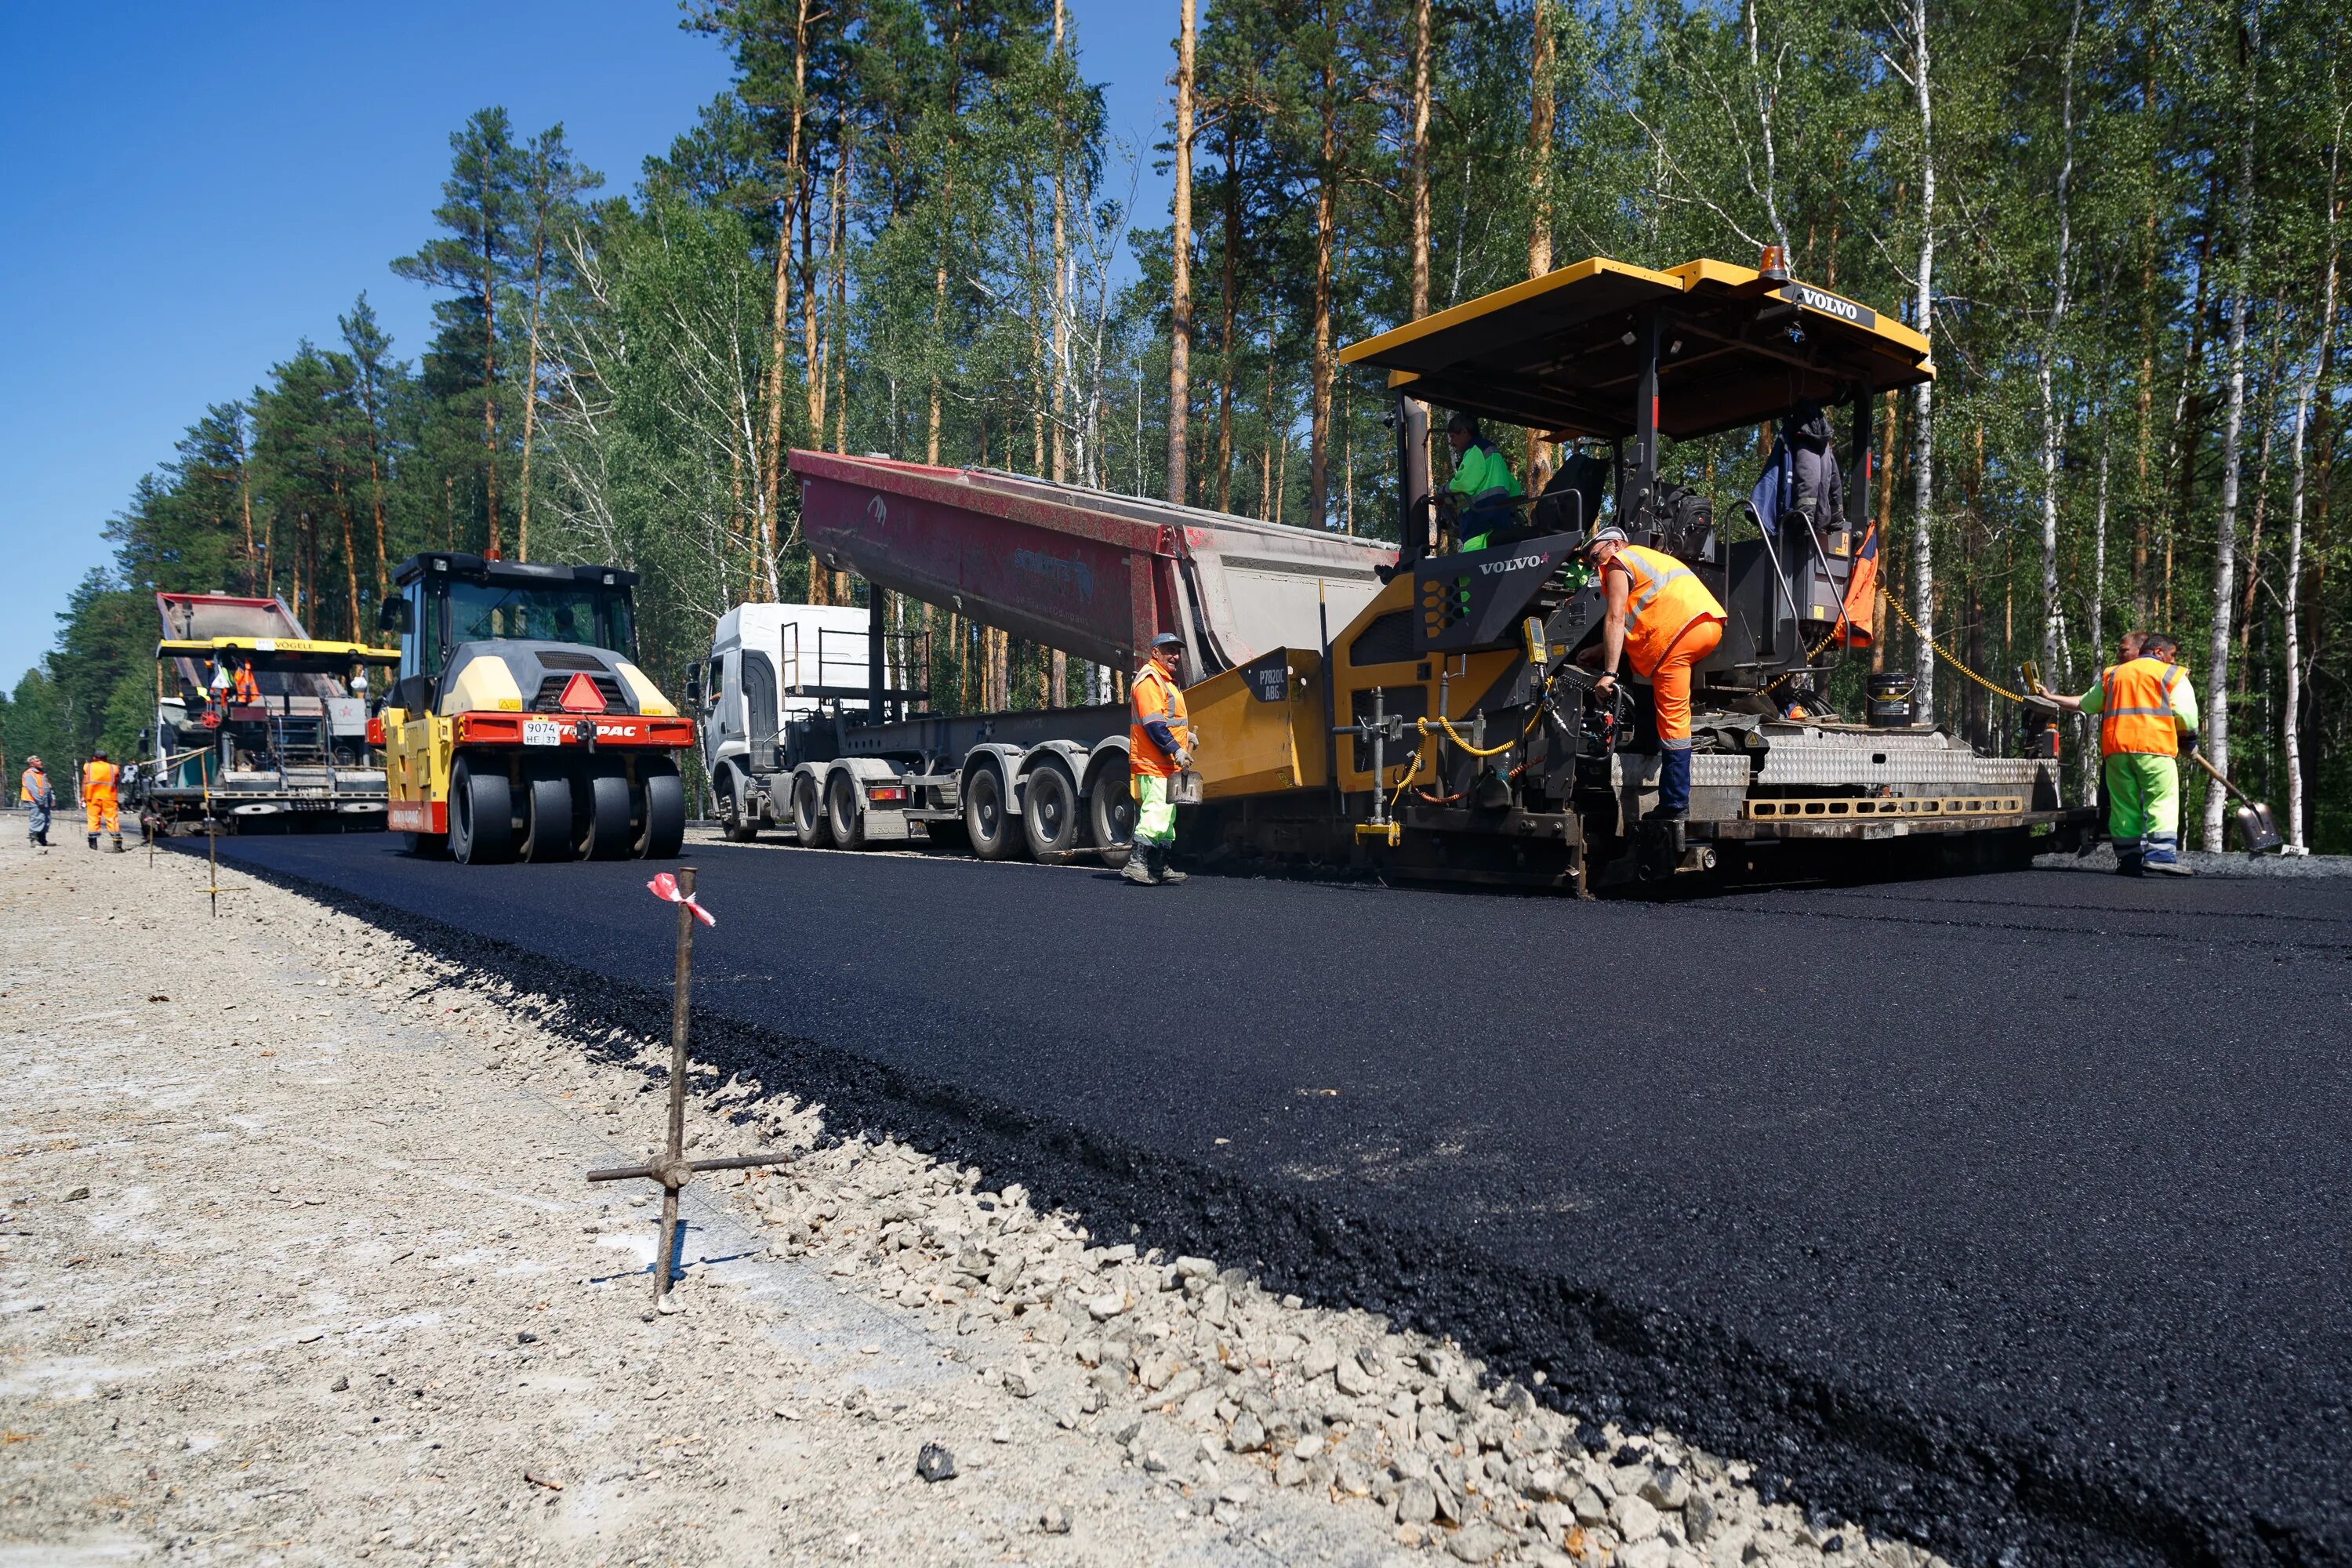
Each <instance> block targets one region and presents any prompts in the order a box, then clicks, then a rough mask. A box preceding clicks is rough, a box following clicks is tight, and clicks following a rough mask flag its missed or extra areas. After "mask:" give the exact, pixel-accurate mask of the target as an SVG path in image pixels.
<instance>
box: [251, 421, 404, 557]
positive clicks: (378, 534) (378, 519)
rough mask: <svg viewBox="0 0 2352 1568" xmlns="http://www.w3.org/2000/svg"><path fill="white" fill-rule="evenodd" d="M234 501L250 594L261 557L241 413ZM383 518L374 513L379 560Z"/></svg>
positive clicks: (381, 549) (381, 545)
mask: <svg viewBox="0 0 2352 1568" xmlns="http://www.w3.org/2000/svg"><path fill="white" fill-rule="evenodd" d="M236 500H237V506H238V508H239V510H242V511H243V512H244V514H245V591H246V592H247V594H252V593H255V592H257V590H258V588H259V584H258V583H257V581H256V578H257V575H258V569H259V567H260V565H261V557H260V556H258V555H257V554H255V553H254V551H253V477H252V475H251V474H250V473H249V472H247V468H246V460H245V416H244V415H243V414H242V413H240V414H239V415H238V416H237V420H236ZM376 517H377V521H378V524H379V527H378V530H377V537H376V548H377V553H378V558H379V559H381V558H382V552H383V531H382V527H381V524H382V521H383V512H382V510H378V511H377V513H376Z"/></svg>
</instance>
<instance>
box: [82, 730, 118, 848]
mask: <svg viewBox="0 0 2352 1568" xmlns="http://www.w3.org/2000/svg"><path fill="white" fill-rule="evenodd" d="M121 776H122V775H121V770H120V769H118V768H116V767H115V765H114V764H113V763H110V762H108V761H107V760H106V753H105V752H102V751H99V752H91V753H90V754H89V762H87V763H83V764H82V770H81V818H82V826H83V827H84V828H85V829H86V830H88V832H89V847H91V848H92V849H95V848H97V847H98V836H99V834H100V832H106V833H111V834H112V835H114V848H115V852H116V853H117V854H121V851H122V811H121V805H119V804H118V803H117V801H116V800H115V783H116V781H117V780H118V779H120V778H121Z"/></svg>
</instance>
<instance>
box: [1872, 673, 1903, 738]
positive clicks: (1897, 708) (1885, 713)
mask: <svg viewBox="0 0 2352 1568" xmlns="http://www.w3.org/2000/svg"><path fill="white" fill-rule="evenodd" d="M1911 686H1912V678H1911V677H1910V676H1907V675H1874V676H1872V677H1871V678H1870V682H1869V685H1868V686H1867V687H1866V688H1865V689H1866V691H1867V692H1868V694H1869V699H1868V702H1867V704H1866V705H1865V709H1864V713H1865V716H1866V717H1867V719H1868V721H1869V723H1870V727H1871V728H1872V729H1874V730H1903V729H1908V728H1909V727H1910V725H1911V722H1912V717H1911Z"/></svg>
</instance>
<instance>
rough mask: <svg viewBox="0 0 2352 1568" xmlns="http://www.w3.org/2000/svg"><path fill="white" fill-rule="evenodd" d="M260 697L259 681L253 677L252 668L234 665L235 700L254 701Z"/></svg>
mask: <svg viewBox="0 0 2352 1568" xmlns="http://www.w3.org/2000/svg"><path fill="white" fill-rule="evenodd" d="M260 698H261V682H260V681H258V680H256V679H254V678H253V671H252V670H250V669H248V668H246V667H245V666H244V665H241V664H240V665H238V666H237V667H236V699H237V700H238V701H240V702H255V701H258V700H260Z"/></svg>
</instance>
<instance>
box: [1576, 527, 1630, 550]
mask: <svg viewBox="0 0 2352 1568" xmlns="http://www.w3.org/2000/svg"><path fill="white" fill-rule="evenodd" d="M1631 542H1632V541H1631V540H1628V539H1627V538H1626V537H1625V531H1624V530H1623V529H1622V528H1618V527H1615V526H1613V525H1612V526H1611V527H1608V528H1601V529H1595V530H1594V531H1593V534H1592V537H1591V538H1590V539H1588V540H1586V541H1585V542H1584V548H1585V549H1586V550H1588V551H1590V550H1591V548H1592V547H1593V546H1594V545H1596V544H1629V543H1631Z"/></svg>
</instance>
